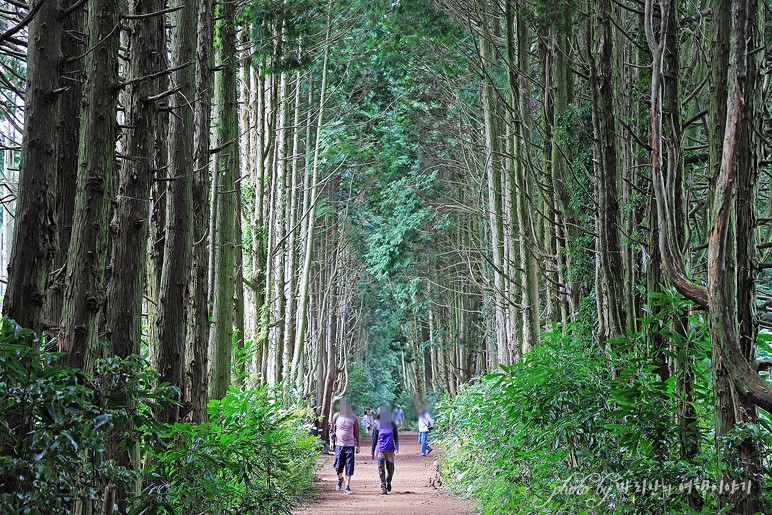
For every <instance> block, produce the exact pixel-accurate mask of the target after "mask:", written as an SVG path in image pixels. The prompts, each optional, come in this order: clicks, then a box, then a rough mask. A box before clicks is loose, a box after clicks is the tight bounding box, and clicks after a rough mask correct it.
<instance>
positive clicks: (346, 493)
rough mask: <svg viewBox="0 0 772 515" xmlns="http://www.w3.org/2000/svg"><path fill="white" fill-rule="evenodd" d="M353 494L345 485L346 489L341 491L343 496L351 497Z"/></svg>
mask: <svg viewBox="0 0 772 515" xmlns="http://www.w3.org/2000/svg"><path fill="white" fill-rule="evenodd" d="M353 493H354V492H352V491H351V488H349V486H348V485H346V488H344V489H343V494H344V495H351V494H353Z"/></svg>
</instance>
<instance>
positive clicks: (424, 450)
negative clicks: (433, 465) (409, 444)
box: [418, 404, 434, 456]
mask: <svg viewBox="0 0 772 515" xmlns="http://www.w3.org/2000/svg"><path fill="white" fill-rule="evenodd" d="M432 429H434V419H433V418H432V416H431V415H429V412H428V411H426V409H425V408H424V405H423V404H419V405H418V443H420V444H421V456H428V455H429V453H430V452H432V451H433V450H434V449H432V448H431V446H430V445H429V443H428V440H429V431H431V430H432Z"/></svg>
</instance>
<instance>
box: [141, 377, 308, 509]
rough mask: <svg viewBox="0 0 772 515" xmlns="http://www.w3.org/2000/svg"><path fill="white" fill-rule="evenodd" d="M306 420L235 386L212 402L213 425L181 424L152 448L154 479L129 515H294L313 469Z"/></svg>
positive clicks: (300, 411) (263, 392)
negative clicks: (199, 514) (220, 398)
mask: <svg viewBox="0 0 772 515" xmlns="http://www.w3.org/2000/svg"><path fill="white" fill-rule="evenodd" d="M308 416H309V410H308V409H306V408H302V407H300V404H299V403H298V404H297V405H294V406H292V405H291V406H289V407H287V406H286V405H285V403H284V402H283V400H282V398H281V397H280V396H279V395H278V393H277V392H275V391H272V390H269V389H267V388H265V387H263V388H260V389H257V390H251V391H239V390H236V389H231V391H230V392H229V393H228V395H226V396H225V398H223V399H222V400H221V401H211V402H210V403H209V421H208V422H206V423H204V424H200V425H193V424H176V425H174V426H172V427H170V428H169V429H168V431H167V433H166V434H165V440H166V442H167V443H166V445H165V446H163V447H162V448H161V449H160V450H156V451H150V455H149V462H150V464H151V465H150V467H149V470H148V476H149V479H150V481H149V484H148V486H147V487H146V488H145V490H144V491H143V494H142V496H141V501H140V502H139V503H138V505H137V507H136V508H135V509H134V510H133V512H132V513H138V514H139V513H157V512H168V513H271V514H273V513H290V511H291V509H292V508H293V507H294V506H296V505H297V504H298V502H299V501H300V500H301V499H302V498H303V497H304V496H306V495H308V494H309V492H310V488H311V486H312V484H313V474H314V471H315V470H316V465H315V464H316V458H317V457H318V448H317V442H318V439H317V438H315V437H311V436H308V428H307V425H306V424H305V422H306V419H307V418H308Z"/></svg>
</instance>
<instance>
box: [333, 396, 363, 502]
mask: <svg viewBox="0 0 772 515" xmlns="http://www.w3.org/2000/svg"><path fill="white" fill-rule="evenodd" d="M330 433H331V435H330V436H331V439H332V440H333V443H334V444H335V462H334V464H333V466H334V467H335V472H336V473H337V474H338V483H337V484H336V485H335V490H337V491H340V490H341V489H343V493H344V494H345V495H351V494H352V493H353V492H352V491H351V476H353V475H354V453H355V452H356V454H359V419H358V418H357V416H356V415H355V414H354V408H353V406H352V405H351V401H350V400H349V399H346V398H343V399H341V400H340V411H339V412H338V413H336V414H335V415H333V417H332V427H331V428H330ZM344 469H345V472H346V479H345V483H346V485H345V487H344V486H343V482H344V479H343V471H344Z"/></svg>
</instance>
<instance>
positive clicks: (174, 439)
mask: <svg viewBox="0 0 772 515" xmlns="http://www.w3.org/2000/svg"><path fill="white" fill-rule="evenodd" d="M49 347H50V346H49V345H47V344H45V343H44V342H42V341H41V340H39V339H38V338H37V337H36V335H35V334H33V333H32V332H31V331H29V330H26V329H23V328H21V327H19V326H18V325H17V324H15V323H14V322H13V321H11V320H8V319H3V320H2V324H1V325H0V389H1V390H2V391H3V392H4V395H3V396H2V397H0V513H52V514H57V513H72V512H73V511H75V507H76V506H83V505H85V504H91V505H92V507H93V509H94V511H98V510H99V509H100V508H102V503H103V502H104V499H103V497H104V493H105V491H106V488H107V487H108V485H109V486H110V487H111V488H112V487H117V488H120V489H122V490H124V491H129V492H131V491H136V487H137V486H138V485H141V494H140V495H139V496H138V497H137V498H135V499H133V500H132V506H131V508H130V510H131V511H130V512H131V513H159V512H160V513H163V512H166V513H266V514H274V513H289V510H290V509H291V508H292V507H293V506H295V505H296V504H297V503H298V501H299V500H300V499H302V498H303V496H305V495H307V494H308V493H309V491H310V488H311V486H312V484H313V473H314V471H315V462H316V458H317V456H318V450H317V444H318V442H317V439H316V438H312V437H309V436H307V434H308V428H307V426H306V425H305V422H306V421H307V418H308V416H309V410H307V409H305V408H302V407H301V404H300V403H299V402H288V401H287V400H285V399H283V398H282V397H281V396H280V395H279V393H278V392H274V391H270V390H267V389H259V390H252V391H239V390H236V389H233V390H231V391H230V392H229V393H228V395H227V396H226V397H225V398H224V399H223V400H221V401H212V402H210V404H209V421H208V422H206V423H204V424H199V425H194V424H184V423H180V424H175V425H171V426H170V425H165V424H161V423H159V422H158V421H156V420H155V418H154V416H153V412H154V411H155V410H156V409H157V408H158V407H159V405H160V403H161V402H171V399H173V398H175V390H174V389H173V388H171V387H169V386H168V385H157V382H158V376H157V374H156V373H155V372H153V371H152V370H151V369H150V367H149V366H148V364H147V362H146V361H145V360H144V359H142V358H141V357H139V356H132V357H129V358H127V359H118V358H107V359H100V360H98V361H97V365H96V369H95V372H94V374H93V375H92V376H88V375H86V374H84V373H83V372H82V371H81V370H76V369H73V368H68V367H64V366H61V365H59V364H58V363H57V360H58V358H59V357H60V356H61V354H60V353H56V352H53V351H52V350H51V349H49ZM111 441H119V442H121V444H120V445H121V448H123V449H129V447H130V446H131V447H133V448H134V449H135V450H136V447H137V446H139V449H138V450H139V452H140V453H141V457H142V463H145V464H146V466H145V467H144V468H143V469H142V470H130V469H127V468H124V467H120V466H117V465H116V464H115V463H114V462H113V461H111V460H108V459H107V458H106V449H107V447H108V444H109V443H110V442H111Z"/></svg>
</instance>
